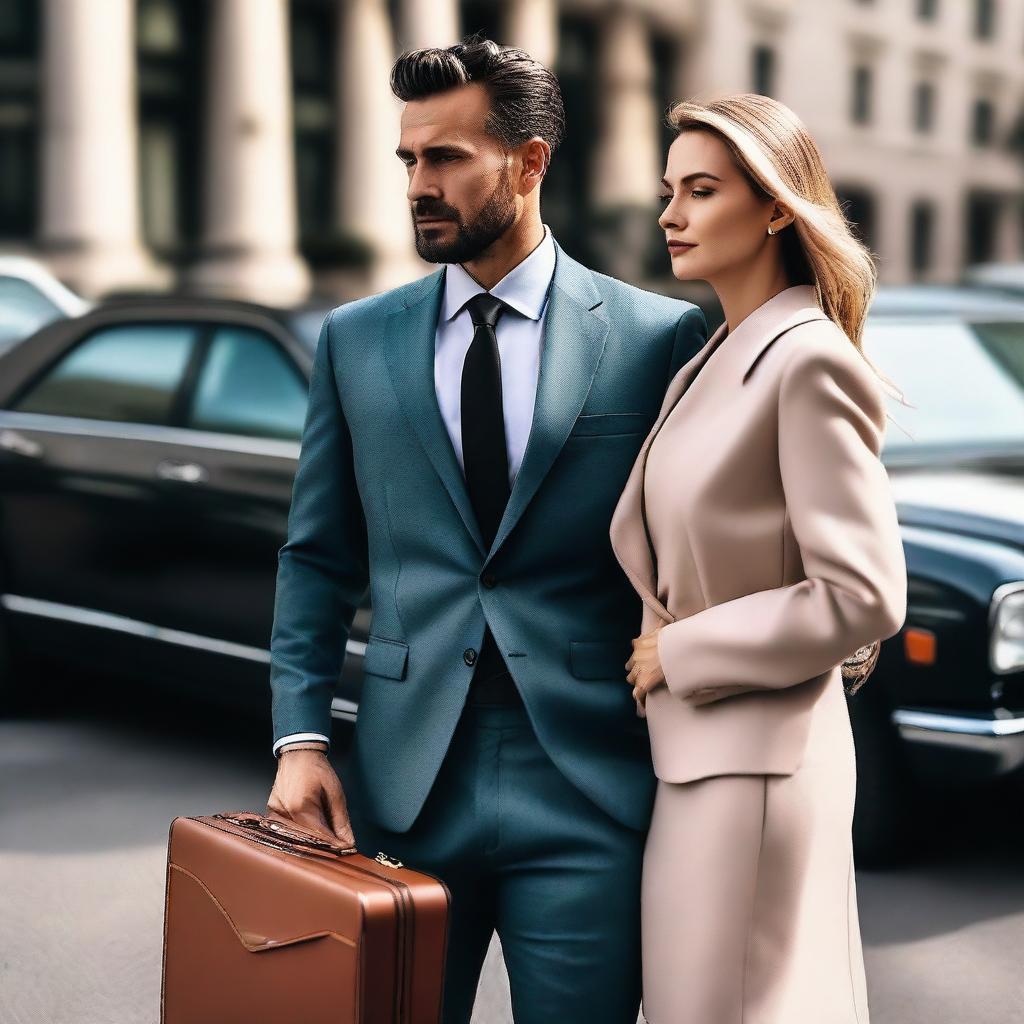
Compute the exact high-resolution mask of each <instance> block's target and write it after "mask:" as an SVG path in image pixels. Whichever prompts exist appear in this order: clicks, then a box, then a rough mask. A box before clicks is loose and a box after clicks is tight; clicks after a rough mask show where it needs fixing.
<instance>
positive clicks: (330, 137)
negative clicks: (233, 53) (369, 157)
mask: <svg viewBox="0 0 1024 1024" xmlns="http://www.w3.org/2000/svg"><path fill="white" fill-rule="evenodd" d="M290 16H291V66H292V84H293V89H294V96H295V184H296V191H297V198H298V221H299V242H300V247H301V249H302V251H303V254H304V255H305V256H306V258H307V259H309V260H310V261H311V262H313V263H317V262H320V261H321V260H322V259H326V260H327V261H331V260H333V259H334V256H335V254H334V253H333V252H331V251H330V250H331V243H330V238H331V236H332V235H333V234H334V231H333V229H332V225H333V224H334V178H335V173H336V170H335V168H336V159H337V155H336V151H335V144H334V138H335V124H336V116H335V105H334V92H335V90H334V43H335V39H336V33H337V24H336V21H337V14H336V5H335V4H332V3H327V2H324V0H292V3H291V4H290ZM325 247H326V248H325Z"/></svg>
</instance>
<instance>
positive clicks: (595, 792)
mask: <svg viewBox="0 0 1024 1024" xmlns="http://www.w3.org/2000/svg"><path fill="white" fill-rule="evenodd" d="M392 88H393V89H394V91H395V93H396V95H397V96H398V97H399V98H400V99H402V100H404V101H405V104H406V105H405V108H404V111H403V116H402V134H401V140H400V143H399V147H398V155H399V157H400V159H402V160H403V162H404V163H405V164H406V166H407V168H408V171H409V190H408V198H409V201H410V204H411V210H412V215H413V219H414V222H415V226H416V241H417V248H418V250H419V252H420V254H421V255H422V256H423V257H424V258H426V259H428V260H430V261H432V262H436V263H442V264H444V265H445V266H444V267H443V269H441V270H440V271H438V272H437V273H435V274H432V275H431V276H429V277H426V278H424V279H423V280H420V281H417V282H415V283H413V284H410V285H406V286H404V287H402V288H397V289H395V290H393V291H390V292H387V293H385V294H383V295H377V296H373V297H370V298H367V299H363V300H360V301H358V302H352V303H348V304H346V305H344V306H341V307H339V308H337V309H335V310H334V311H333V312H332V313H331V314H330V316H329V317H328V318H327V319H326V321H325V322H324V326H323V330H322V332H321V335H320V340H319V344H318V346H317V352H316V358H315V363H314V367H313V373H312V379H311V382H310V400H309V410H308V414H307V419H306V424H305V429H304V432H303V438H302V452H301V456H300V458H299V464H298V469H297V473H296V477H295V485H294V492H293V497H292V506H291V512H290V515H289V520H288V539H287V542H286V543H285V545H284V546H283V547H282V548H281V552H280V560H279V570H278V578H277V596H276V602H275V614H274V626H273V634H272V640H271V688H272V691H273V719H274V737H275V742H274V750H275V753H277V754H278V755H279V758H280V760H279V764H278V774H277V779H276V781H275V784H274V789H273V791H272V792H271V795H270V799H269V800H268V805H267V806H268V810H269V811H270V812H272V813H276V814H280V815H282V816H285V817H289V818H292V819H294V820H296V821H298V822H300V823H304V824H307V825H312V826H314V827H318V828H320V829H322V830H324V831H327V832H332V833H333V834H335V835H337V836H338V837H339V838H341V839H343V840H345V839H348V838H349V837H350V836H351V832H350V828H351V827H354V833H355V838H356V841H357V842H358V845H359V847H360V849H361V850H362V851H363V852H364V853H368V854H370V855H371V856H372V855H374V854H376V853H377V852H378V851H382V852H384V853H386V854H388V855H390V856H393V857H397V858H399V859H401V860H402V861H404V862H405V863H406V864H408V865H409V866H411V867H414V868H419V869H422V870H425V871H430V872H432V873H434V874H436V875H438V876H440V877H441V878H443V879H444V880H445V882H447V884H448V885H449V887H450V889H451V892H452V899H453V904H452V928H451V935H450V943H449V950H448V966H447V972H446V978H445V1000H444V1020H445V1022H446V1024H465V1022H467V1021H468V1020H469V1018H470V1014H471V1011H472V1005H473V997H474V994H475V991H476V985H477V981H478V978H479V973H480V968H481V965H482V962H483V958H484V954H485V952H486V950H487V947H488V944H489V942H490V939H491V937H492V934H493V933H494V931H495V930H497V932H498V934H499V936H500V939H501V943H502V950H503V953H504V957H505V962H506V965H507V967H508V971H509V979H510V984H511V990H512V1001H513V1010H514V1015H515V1019H516V1021H517V1024H541V1022H543V1024H551V1022H553V1021H557V1022H559V1024H572V1022H577V1021H578V1022H579V1024H605V1022H607V1024H633V1022H634V1021H635V1019H636V1014H637V1008H638V1005H639V996H640V969H639V966H640V963H639V953H640V940H639V907H640V893H639V882H640V868H641V861H642V854H643V844H644V838H645V833H646V828H647V824H648V821H649V818H650V812H651V805H652V799H653V793H654V778H653V774H652V770H651V764H650V752H649V745H648V739H647V733H646V726H645V722H644V721H643V719H641V718H639V717H638V716H637V712H636V708H635V705H634V702H633V700H632V697H631V692H630V687H629V686H628V685H627V683H626V681H625V676H626V672H625V668H624V666H625V662H626V661H627V659H628V658H629V656H630V653H631V639H632V638H633V637H634V636H635V635H636V633H637V629H638V626H639V623H640V607H639V604H638V602H637V599H636V596H635V593H634V591H633V589H632V587H631V586H630V585H629V583H628V581H627V580H626V578H625V576H624V575H623V573H622V572H621V570H620V568H619V566H618V564H617V563H616V561H615V558H614V555H613V552H612V549H611V545H610V543H609V538H608V527H609V523H610V520H611V515H612V511H613V509H614V507H615V504H616V502H617V501H618V498H619V495H620V493H621V490H622V487H623V485H624V483H625V480H626V477H627V475H628V473H629V470H630V468H631V467H632V465H633V461H634V459H635V458H636V455H637V452H638V450H639V448H640V445H641V443H642V441H643V440H644V438H645V436H646V434H647V432H648V430H649V429H650V427H651V426H652V424H653V422H654V419H655V417H656V415H657V413H658V410H659V408H660V405H661V401H662V398H663V396H664V393H665V390H666V386H667V384H668V381H669V380H670V379H671V377H672V376H673V375H674V373H675V371H676V370H677V369H678V368H679V367H680V366H681V365H682V364H683V363H684V362H686V361H687V360H688V359H689V358H690V357H691V356H692V355H693V354H694V353H695V352H696V351H697V350H698V349H699V348H700V347H701V346H702V345H703V344H704V342H705V340H706V338H705V335H706V327H705V322H704V317H703V315H702V314H701V312H700V310H699V309H698V308H697V307H695V306H693V305H692V304H690V303H686V302H681V301H677V300H673V299H668V298H665V297H663V296H659V295H654V294H651V293H649V292H644V291H641V290H639V289H637V288H633V287H630V286H629V285H626V284H623V283H622V282H620V281H616V280H614V279H612V278H608V277H605V276H603V275H600V274H597V273H594V272H592V271H590V270H587V269H586V268H585V267H583V266H581V265H580V264H579V263H577V262H575V261H574V260H572V259H571V258H570V257H569V256H567V255H566V254H565V253H564V252H563V251H562V249H561V248H560V247H559V246H558V245H557V244H556V242H555V241H554V239H553V238H552V237H551V233H550V231H549V230H548V229H547V228H546V226H545V225H544V223H543V221H542V220H541V216H540V190H541V183H542V180H543V178H544V174H545V172H546V170H547V167H548V164H549V161H550V158H551V154H552V153H553V152H554V150H555V149H556V147H557V146H558V144H559V142H560V141H561V137H562V132H563V122H564V115H563V110H562V101H561V96H560V93H559V90H558V85H557V82H556V80H555V78H554V76H553V75H552V74H551V73H550V72H549V71H548V70H547V69H545V68H544V67H543V66H542V65H540V64H538V63H537V62H535V61H533V60H532V59H531V58H530V57H529V56H528V55H527V54H525V53H523V52H522V51H519V50H512V49H506V48H502V47H499V46H497V45H495V44H494V43H491V42H489V41H487V40H481V39H472V40H469V41H467V42H465V43H463V44H460V45H457V46H453V47H450V48H448V49H445V50H441V49H434V50H425V51H416V52H414V53H411V54H405V55H403V57H402V58H400V59H399V61H398V62H397V63H396V65H395V67H394V69H393V71H392ZM654 187H655V183H654V182H652V184H651V188H652V195H653V192H654ZM681 469H682V467H681ZM367 587H369V591H370V597H371V605H372V622H371V626H370V636H369V639H368V643H367V647H366V655H365V662H364V669H365V682H364V688H363V691H362V697H361V701H360V705H359V713H358V721H357V725H356V732H355V741H354V745H353V751H352V758H351V766H350V769H349V771H348V772H346V783H345V788H346V792H347V796H348V805H346V799H345V795H346V794H345V793H343V791H342V787H341V784H340V782H339V780H338V778H337V776H336V775H335V773H334V770H333V768H332V767H331V764H330V762H329V761H328V759H327V757H326V753H325V751H326V750H327V747H328V745H329V742H330V724H331V716H330V706H331V697H332V694H333V692H334V686H335V681H336V679H337V678H338V674H339V672H340V669H341V663H342V659H343V657H344V651H345V645H346V641H347V639H348V634H349V630H350V627H351V622H352V618H353V615H354V613H355V611H356V609H357V608H358V606H359V604H360V602H361V600H362V598H363V596H364V595H365V593H366V590H367ZM349 811H351V825H350V821H349Z"/></svg>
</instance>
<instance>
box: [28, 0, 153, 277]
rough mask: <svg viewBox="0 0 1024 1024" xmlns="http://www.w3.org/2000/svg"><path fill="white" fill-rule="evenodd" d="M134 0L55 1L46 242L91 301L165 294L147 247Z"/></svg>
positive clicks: (46, 36) (49, 45) (49, 27)
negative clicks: (117, 294)
mask: <svg viewBox="0 0 1024 1024" xmlns="http://www.w3.org/2000/svg"><path fill="white" fill-rule="evenodd" d="M134 11H135V4H134V3H133V2H132V0H104V2H103V3H101V4H97V3H94V2H90V0H46V4H45V7H44V18H43V76H44V80H43V90H42V92H43V138H42V164H43V170H42V209H41V214H42V216H41V220H42V225H41V241H42V247H43V250H44V253H45V255H46V258H47V261H48V262H49V263H50V265H51V267H52V268H53V271H54V273H56V274H57V275H58V276H59V277H61V278H63V279H65V280H66V281H68V282H69V283H70V284H71V285H73V286H74V287H75V288H77V289H78V290H79V291H81V292H82V293H84V294H86V295H89V296H98V295H102V294H103V293H104V292H108V291H111V290H115V289H128V290H130V289H136V288H159V287H161V286H162V285H165V284H167V283H169V278H170V275H169V274H168V272H167V271H166V270H162V269H161V268H159V267H158V266H157V265H156V264H155V263H154V261H153V260H152V259H151V257H150V256H149V254H148V253H147V252H146V250H145V248H144V246H143V243H142V232H141V217H140V208H139V179H138V129H137V124H136V116H135V109H136V86H135V15H134Z"/></svg>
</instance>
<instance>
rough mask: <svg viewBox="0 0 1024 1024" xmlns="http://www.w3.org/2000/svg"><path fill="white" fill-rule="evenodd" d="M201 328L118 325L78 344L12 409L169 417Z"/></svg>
mask: <svg viewBox="0 0 1024 1024" xmlns="http://www.w3.org/2000/svg"><path fill="white" fill-rule="evenodd" d="M196 334H197V328H195V327H193V326H191V325H188V324H119V325H118V326H116V327H106V328H103V329H101V330H99V331H97V332H96V333H95V334H92V335H90V336H89V337H87V338H86V339H85V341H83V342H81V343H80V344H78V345H76V346H75V348H73V349H72V350H71V351H70V352H69V353H68V354H67V355H66V356H64V358H63V359H61V360H60V362H58V363H57V365H56V366H55V367H54V368H53V369H51V370H50V371H49V372H48V373H47V374H46V375H45V376H44V377H43V378H42V379H41V380H40V381H39V382H38V383H37V384H35V385H34V386H33V387H32V388H30V389H29V391H28V392H27V393H26V394H25V395H23V396H22V398H21V399H20V400H19V401H18V402H17V403H16V404H15V406H14V408H15V409H18V410H20V411H22V412H41V413H49V414H51V415H55V416H82V417H85V418H87V419H100V420H116V421H118V422H121V423H125V422H128V423H156V424H165V423H167V422H168V420H169V418H170V413H171V407H172V404H173V402H174V396H175V391H176V390H177V388H178V386H179V385H180V383H181V379H182V376H183V375H184V372H185V367H186V365H187V363H188V359H189V355H190V354H191V352H192V346H193V344H194V343H195V339H196Z"/></svg>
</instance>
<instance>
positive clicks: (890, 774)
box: [848, 680, 919, 867]
mask: <svg viewBox="0 0 1024 1024" xmlns="http://www.w3.org/2000/svg"><path fill="white" fill-rule="evenodd" d="M880 682H881V681H880V680H877V681H876V680H872V682H871V683H868V684H867V686H866V687H865V689H864V690H863V691H861V693H858V694H856V695H855V696H853V697H851V698H849V702H848V706H849V710H850V723H851V725H852V727H853V737H854V743H855V746H856V751H857V800H856V805H855V809H854V816H853V848H854V857H855V860H856V862H857V864H858V865H860V866H864V867H887V866H892V865H894V864H898V863H903V862H905V861H906V860H908V859H909V857H910V856H911V853H912V851H913V844H912V842H911V838H912V836H913V835H914V833H915V827H916V821H917V808H918V806H919V800H918V796H919V793H918V787H917V786H916V784H915V782H914V779H913V777H912V775H911V771H910V766H909V764H908V763H907V759H906V756H905V753H904V750H903V747H902V741H901V740H900V736H899V732H898V730H897V728H896V726H895V725H893V723H892V719H891V717H890V716H891V711H892V709H891V707H890V705H889V702H888V701H887V700H886V699H885V697H886V694H885V690H884V688H883V687H882V686H881V685H880ZM872 684H874V692H868V687H871V686H872Z"/></svg>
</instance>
